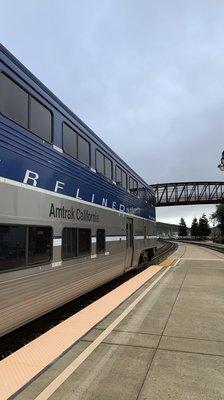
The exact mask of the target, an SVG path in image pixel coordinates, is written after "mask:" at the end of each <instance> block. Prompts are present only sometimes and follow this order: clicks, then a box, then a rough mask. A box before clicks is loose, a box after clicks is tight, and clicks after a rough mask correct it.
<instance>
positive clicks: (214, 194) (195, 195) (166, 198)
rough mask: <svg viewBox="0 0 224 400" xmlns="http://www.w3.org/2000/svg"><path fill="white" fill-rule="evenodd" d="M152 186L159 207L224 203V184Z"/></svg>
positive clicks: (203, 183) (177, 183) (200, 183)
mask: <svg viewBox="0 0 224 400" xmlns="http://www.w3.org/2000/svg"><path fill="white" fill-rule="evenodd" d="M151 186H152V188H153V189H154V191H155V196H156V206H157V207H164V206H178V205H189V204H217V203H222V202H224V182H175V183H159V184H155V185H151Z"/></svg>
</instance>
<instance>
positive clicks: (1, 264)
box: [0, 225, 26, 270]
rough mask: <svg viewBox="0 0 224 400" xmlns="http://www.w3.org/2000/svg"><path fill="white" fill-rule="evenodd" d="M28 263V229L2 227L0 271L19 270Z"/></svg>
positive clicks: (0, 231)
mask: <svg viewBox="0 0 224 400" xmlns="http://www.w3.org/2000/svg"><path fill="white" fill-rule="evenodd" d="M25 262H26V227H25V226H16V225H0V270H5V269H12V268H18V267H22V266H24V265H25Z"/></svg>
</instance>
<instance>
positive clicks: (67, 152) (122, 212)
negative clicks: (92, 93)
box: [0, 45, 156, 336]
mask: <svg viewBox="0 0 224 400" xmlns="http://www.w3.org/2000/svg"><path fill="white" fill-rule="evenodd" d="M0 188H1V194H0V336H2V335H4V334H6V333H8V332H10V331H12V330H14V329H15V328H18V327H19V326H21V325H23V324H25V323H27V322H29V321H31V320H33V319H35V318H37V317H39V316H41V315H43V314H44V313H46V312H48V311H50V310H52V309H54V308H56V307H59V306H61V305H63V304H65V303H66V302H68V301H70V300H72V299H74V298H76V297H78V296H80V295H82V294H84V293H86V292H88V291H90V290H92V289H93V288H95V287H97V286H99V285H101V284H103V283H105V282H107V281H109V280H111V279H113V278H115V277H117V276H119V275H121V274H123V273H125V272H126V271H128V270H130V269H131V268H138V266H139V265H140V264H141V263H142V262H143V261H144V260H148V259H149V258H150V257H151V255H152V254H153V253H154V252H155V249H156V230H155V229H156V228H155V197H154V193H153V190H152V189H151V188H150V186H149V185H147V183H146V182H144V180H143V179H141V178H140V177H139V176H138V175H137V174H136V173H135V172H134V171H133V170H132V169H131V168H130V167H129V166H128V165H127V164H126V163H125V162H124V161H122V159H121V158H120V157H119V156H118V155H117V154H115V153H114V152H113V151H112V150H111V149H110V148H109V147H108V146H107V145H106V144H105V143H104V142H103V141H102V140H101V139H100V138H99V137H98V136H97V135H96V134H95V133H94V132H93V131H92V130H91V129H90V128H89V127H88V126H87V125H85V124H84V123H83V122H82V121H81V120H80V119H79V118H78V117H77V116H76V115H75V114H74V113H73V112H71V111H70V110H69V109H68V108H67V107H66V106H65V105H64V104H63V103H62V102H61V101H60V100H59V99H58V98H57V97H56V96H55V95H54V94H53V93H51V92H50V90H48V89H47V88H46V87H45V86H44V85H43V84H42V83H41V82H40V81H39V80H38V79H37V78H36V77H35V76H33V75H32V74H31V73H30V72H29V71H28V70H27V69H26V68H25V67H24V66H23V65H22V64H21V63H20V62H19V61H18V60H17V59H16V58H15V57H14V56H13V55H12V54H11V53H9V51H8V50H7V49H5V47H4V46H2V45H0Z"/></svg>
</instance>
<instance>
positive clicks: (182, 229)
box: [178, 218, 187, 236]
mask: <svg viewBox="0 0 224 400" xmlns="http://www.w3.org/2000/svg"><path fill="white" fill-rule="evenodd" d="M178 236H187V225H186V222H185V221H184V219H183V218H181V219H180V223H179V226H178Z"/></svg>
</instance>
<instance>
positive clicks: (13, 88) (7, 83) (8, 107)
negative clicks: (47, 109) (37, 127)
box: [0, 74, 28, 128]
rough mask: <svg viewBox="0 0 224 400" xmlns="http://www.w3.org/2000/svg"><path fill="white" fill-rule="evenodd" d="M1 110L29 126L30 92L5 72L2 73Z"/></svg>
mask: <svg viewBox="0 0 224 400" xmlns="http://www.w3.org/2000/svg"><path fill="white" fill-rule="evenodd" d="M0 112H1V113H2V114H3V115H4V116H5V117H7V118H10V119H12V120H13V121H15V122H17V123H18V124H19V125H22V126H23V127H24V128H28V94H27V93H26V92H25V91H24V90H23V89H22V88H21V87H20V86H18V85H17V84H16V83H15V82H14V81H12V80H11V79H9V78H8V77H7V76H6V75H4V74H0Z"/></svg>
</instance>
